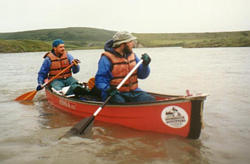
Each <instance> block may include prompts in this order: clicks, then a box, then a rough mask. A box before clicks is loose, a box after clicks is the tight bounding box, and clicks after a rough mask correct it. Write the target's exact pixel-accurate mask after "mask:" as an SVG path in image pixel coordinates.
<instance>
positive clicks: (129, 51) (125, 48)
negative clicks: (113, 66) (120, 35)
mask: <svg viewBox="0 0 250 164" xmlns="http://www.w3.org/2000/svg"><path fill="white" fill-rule="evenodd" d="M122 52H123V53H124V54H126V55H129V54H131V53H132V50H130V49H129V47H128V46H127V45H126V46H125V47H124V49H123V50H122Z"/></svg>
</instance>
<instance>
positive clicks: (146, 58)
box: [141, 53, 151, 66]
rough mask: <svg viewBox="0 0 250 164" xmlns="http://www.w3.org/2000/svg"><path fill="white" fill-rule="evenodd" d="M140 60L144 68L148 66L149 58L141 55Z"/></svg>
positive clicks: (146, 55)
mask: <svg viewBox="0 0 250 164" xmlns="http://www.w3.org/2000/svg"><path fill="white" fill-rule="evenodd" d="M141 59H142V60H143V62H142V64H143V65H144V66H148V65H149V63H150V62H151V58H150V57H149V56H148V54H146V53H144V54H142V56H141Z"/></svg>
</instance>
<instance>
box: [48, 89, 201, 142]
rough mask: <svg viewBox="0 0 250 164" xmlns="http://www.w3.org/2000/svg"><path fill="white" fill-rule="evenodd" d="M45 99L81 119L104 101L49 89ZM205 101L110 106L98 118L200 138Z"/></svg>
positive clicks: (165, 101) (193, 99)
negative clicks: (79, 99) (85, 99)
mask: <svg viewBox="0 0 250 164" xmlns="http://www.w3.org/2000/svg"><path fill="white" fill-rule="evenodd" d="M46 96H47V99H48V102H49V103H50V104H51V105H53V106H55V107H56V108H58V109H60V110H62V111H65V112H67V113H70V114H73V115H76V116H80V117H82V118H84V117H89V116H91V115H93V113H94V112H95V111H96V110H97V108H98V107H99V106H100V105H101V102H90V101H78V100H75V99H72V98H66V97H63V96H60V95H56V94H54V93H52V92H51V91H50V90H48V89H46ZM160 99H162V98H160ZM204 99H205V97H204V96H200V97H198V98H197V97H194V98H180V99H178V98H173V99H169V100H159V101H157V102H155V103H140V104H130V105H109V104H108V105H106V106H105V107H104V108H103V109H102V111H101V112H100V113H99V114H98V115H97V116H96V118H95V119H96V120H99V121H103V122H108V123H113V124H119V125H122V126H126V127H130V128H134V129H137V130H142V131H152V132H158V133H165V134H171V135H178V136H182V137H187V138H192V139H197V138H199V136H200V132H201V127H202V110H203V102H204Z"/></svg>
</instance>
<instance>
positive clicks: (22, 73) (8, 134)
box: [0, 48, 250, 164]
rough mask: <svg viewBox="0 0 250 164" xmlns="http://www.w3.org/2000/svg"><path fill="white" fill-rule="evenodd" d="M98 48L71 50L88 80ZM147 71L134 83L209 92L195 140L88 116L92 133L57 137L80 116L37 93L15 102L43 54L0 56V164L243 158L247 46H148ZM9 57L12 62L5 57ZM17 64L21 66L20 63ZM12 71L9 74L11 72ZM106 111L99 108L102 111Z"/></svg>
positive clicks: (247, 131) (249, 73)
mask: <svg viewBox="0 0 250 164" xmlns="http://www.w3.org/2000/svg"><path fill="white" fill-rule="evenodd" d="M101 52H102V50H83V51H72V52H71V53H72V54H73V56H75V57H76V58H78V59H80V60H81V73H79V74H76V75H75V77H76V78H77V79H79V80H80V82H82V81H87V80H88V79H89V78H90V77H93V76H94V74H95V72H96V70H97V61H98V59H99V54H100V53H101ZM136 52H137V53H138V54H142V53H144V52H147V53H148V54H149V55H150V56H151V58H152V62H151V64H150V65H151V75H150V77H149V78H148V79H147V80H140V82H139V84H140V87H141V88H143V89H145V90H149V91H153V92H159V93H168V94H184V93H185V90H186V89H190V90H191V91H192V92H196V93H198V92H203V93H208V94H209V95H210V96H209V97H208V99H207V101H205V108H204V123H205V129H203V130H202V133H201V137H200V139H198V140H188V139H184V138H181V137H176V136H170V135H162V134H156V133H150V132H142V131H137V130H133V129H129V128H125V127H121V126H118V125H112V124H108V123H102V122H98V121H95V124H94V127H93V129H92V130H93V131H92V132H93V135H92V137H91V138H85V139H83V138H80V137H71V138H63V139H61V140H58V138H59V137H60V136H62V135H64V134H65V133H66V132H67V131H68V130H69V129H70V128H71V127H72V126H73V125H75V124H76V123H77V122H78V121H79V120H80V119H81V118H78V117H75V116H72V115H69V114H67V113H64V112H62V111H60V110H58V109H56V108H54V107H53V106H51V105H50V104H48V102H47V100H46V97H45V93H44V91H40V92H38V93H37V94H36V96H35V98H34V101H33V102H32V103H29V104H22V103H18V102H15V101H13V99H15V98H16V97H17V96H19V95H21V94H23V93H26V92H28V91H31V90H34V89H35V87H36V77H37V72H38V70H39V68H40V66H41V62H42V56H43V53H40V52H36V53H20V54H14V53H13V54H0V62H1V63H2V64H1V65H0V73H1V75H2V79H4V80H2V81H1V82H0V130H1V133H0V161H1V163H91V164H93V163H108V164H110V163H157V164H160V163H247V162H248V161H249V160H250V157H249V155H248V154H249V153H248V152H249V151H250V148H249V147H250V140H249V139H250V138H249V136H250V128H249V127H250V122H249V119H248V116H249V114H250V112H249V107H250V106H249V104H250V100H249V93H250V86H249V81H250V65H249V60H250V48H213V49H210V48H204V49H183V48H148V49H146V48H145V49H136ZM139 56H140V55H139ZM5 61H12V62H8V63H7V62H5ZM20 63H23V64H20ZM13 75H14V76H13ZM103 110H105V109H103Z"/></svg>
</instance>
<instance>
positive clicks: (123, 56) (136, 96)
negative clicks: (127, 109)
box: [95, 31, 155, 103]
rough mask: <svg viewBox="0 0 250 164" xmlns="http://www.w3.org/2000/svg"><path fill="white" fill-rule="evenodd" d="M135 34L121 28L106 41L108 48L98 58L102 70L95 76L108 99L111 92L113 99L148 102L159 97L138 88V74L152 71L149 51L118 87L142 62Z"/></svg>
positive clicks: (97, 84)
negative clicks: (134, 49) (118, 87)
mask: <svg viewBox="0 0 250 164" xmlns="http://www.w3.org/2000/svg"><path fill="white" fill-rule="evenodd" d="M134 40H136V37H134V36H133V35H132V34H131V33H129V32H127V31H120V32H117V33H116V34H115V35H114V36H113V38H112V40H109V41H107V42H106V44H105V46H104V50H105V52H104V53H102V55H101V58H100V60H99V62H98V71H97V73H96V76H95V85H96V88H97V89H99V90H100V91H101V97H102V100H103V101H104V100H105V99H106V98H107V97H108V96H109V95H112V98H111V99H110V102H111V103H126V102H145V101H155V98H154V97H152V96H151V95H150V94H148V93H146V92H144V91H142V90H141V89H140V88H138V78H139V79H145V78H147V77H148V76H149V74H150V68H149V63H150V62H151V59H150V57H149V56H148V54H146V53H145V54H143V55H142V57H141V59H142V60H143V64H142V65H140V66H139V68H138V69H137V71H135V72H134V73H133V74H132V75H131V76H130V78H129V79H128V80H127V81H126V82H125V84H124V85H123V86H122V87H121V88H120V89H119V91H118V90H117V89H116V87H117V86H118V85H119V84H120V82H121V81H122V80H123V79H124V78H125V76H126V75H127V74H128V73H129V72H130V71H131V70H132V68H133V67H134V66H135V65H136V63H138V62H139V58H138V57H137V56H136V54H135V53H134V52H133V50H132V49H133V47H134Z"/></svg>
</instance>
